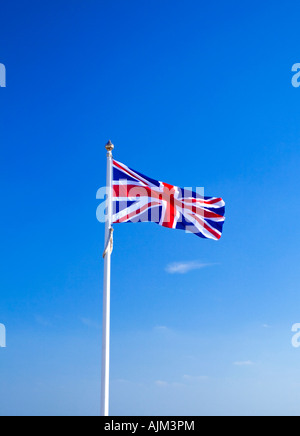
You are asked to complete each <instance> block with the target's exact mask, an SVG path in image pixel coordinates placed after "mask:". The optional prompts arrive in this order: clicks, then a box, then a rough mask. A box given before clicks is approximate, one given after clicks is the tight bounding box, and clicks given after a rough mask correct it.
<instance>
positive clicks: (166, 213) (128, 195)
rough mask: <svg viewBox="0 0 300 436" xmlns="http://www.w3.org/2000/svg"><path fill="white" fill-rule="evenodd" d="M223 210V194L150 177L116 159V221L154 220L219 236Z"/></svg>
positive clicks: (204, 236)
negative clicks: (208, 193) (207, 193)
mask: <svg viewBox="0 0 300 436" xmlns="http://www.w3.org/2000/svg"><path fill="white" fill-rule="evenodd" d="M224 213H225V203H224V201H223V200H222V198H217V197H204V196H203V195H201V194H199V193H198V192H193V191H191V190H187V189H182V188H178V187H177V186H173V185H169V184H167V183H163V182H159V181H157V180H154V179H150V178H149V177H146V176H144V175H143V174H141V173H139V172H137V171H135V170H132V169H130V168H128V167H127V166H126V165H124V164H122V163H120V162H117V161H115V160H113V218H112V221H113V223H132V222H154V223H156V224H159V225H160V226H163V227H168V228H171V229H182V230H186V231H188V232H191V233H194V234H195V235H197V236H199V237H201V238H210V239H215V240H217V239H220V237H221V235H222V227H223V224H224V220H225V217H224Z"/></svg>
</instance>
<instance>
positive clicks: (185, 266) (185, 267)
mask: <svg viewBox="0 0 300 436" xmlns="http://www.w3.org/2000/svg"><path fill="white" fill-rule="evenodd" d="M211 265H215V264H213V263H203V262H199V261H190V262H173V263H169V265H167V267H166V272H167V273H169V274H187V273H188V272H190V271H193V270H196V269H202V268H205V267H207V266H211Z"/></svg>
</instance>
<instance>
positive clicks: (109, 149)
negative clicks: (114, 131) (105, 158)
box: [105, 140, 115, 151]
mask: <svg viewBox="0 0 300 436" xmlns="http://www.w3.org/2000/svg"><path fill="white" fill-rule="evenodd" d="M105 148H106V150H107V151H113V149H114V148H115V146H114V144H113V143H112V142H111V140H109V141H108V143H107V144H106V146H105Z"/></svg>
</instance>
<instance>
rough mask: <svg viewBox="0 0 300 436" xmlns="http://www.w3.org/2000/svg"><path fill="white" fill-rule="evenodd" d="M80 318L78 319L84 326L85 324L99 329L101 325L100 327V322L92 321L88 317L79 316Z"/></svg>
mask: <svg viewBox="0 0 300 436" xmlns="http://www.w3.org/2000/svg"><path fill="white" fill-rule="evenodd" d="M79 319H80V321H81V322H82V324H84V325H85V326H87V327H92V328H94V329H97V330H99V329H100V328H101V327H100V324H98V323H97V322H95V321H92V320H91V319H89V318H82V317H81V318H79Z"/></svg>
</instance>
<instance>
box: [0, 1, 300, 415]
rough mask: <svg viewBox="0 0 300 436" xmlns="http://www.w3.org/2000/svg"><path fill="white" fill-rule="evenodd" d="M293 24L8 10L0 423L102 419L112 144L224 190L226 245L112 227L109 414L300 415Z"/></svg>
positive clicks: (298, 143) (125, 11)
mask: <svg viewBox="0 0 300 436" xmlns="http://www.w3.org/2000/svg"><path fill="white" fill-rule="evenodd" d="M299 14H300V4H299V2H298V1H296V0H294V1H286V2H278V1H276V2H274V1H265V2H263V4H262V2H260V1H257V0H254V1H253V0H252V1H243V2H240V1H230V0H229V1H227V2H224V1H221V0H218V1H215V2H204V1H202V0H201V1H199V0H186V1H179V0H159V1H158V0H151V1H150V0H144V1H138V0H126V1H123V0H110V1H100V0H98V1H95V0H88V1H85V2H83V1H79V0H72V1H71V0H64V1H57V0H54V1H51V2H40V1H27V2H24V1H13V0H12V1H10V2H2V4H1V12H0V39H1V49H0V62H1V63H3V64H5V66H6V69H7V88H0V129H1V130H0V133H1V136H0V138H1V139H0V141H1V142H0V144H1V163H0V165H1V167H0V181H1V210H2V213H1V217H0V220H1V221H0V222H1V253H2V258H1V275H0V289H1V300H0V323H3V324H5V325H6V329H7V348H6V349H0V392H1V396H0V415H7V414H8V415H9V414H10V415H16V414H19V415H96V414H98V413H99V410H100V365H101V321H102V280H103V270H102V269H103V265H102V259H101V255H102V250H103V244H104V227H103V224H100V223H98V222H97V220H96V208H97V206H98V204H99V202H98V201H97V200H96V192H97V190H98V188H100V187H101V186H103V185H104V184H105V164H106V162H105V150H104V145H105V142H106V141H107V140H108V139H109V138H110V139H111V140H112V141H113V142H114V144H115V154H114V155H115V158H116V159H117V160H119V161H121V162H124V163H125V164H127V165H129V166H131V167H132V168H135V169H136V170H138V171H140V172H142V173H144V174H146V175H148V176H150V177H153V178H155V179H159V180H163V181H165V182H167V183H171V184H175V185H178V186H193V187H197V186H200V187H202V186H204V187H205V192H206V194H207V195H212V196H222V197H223V198H224V200H225V201H226V217H227V218H226V222H225V225H224V232H223V236H222V239H221V240H220V241H219V242H215V241H210V240H202V239H200V238H197V237H195V236H193V235H186V234H185V233H184V232H181V231H172V230H168V229H164V228H160V227H159V226H157V225H155V224H136V225H119V226H117V227H116V229H115V251H114V254H113V278H112V302H111V402H110V404H111V414H113V415H151V414H157V415H177V414H179V415H206V414H209V415H217V414H224V415H226V414H248V415H249V414H250V415H251V414H273V415H274V414H290V415H298V414H300V350H299V349H295V348H293V347H292V346H291V337H292V333H291V327H292V325H293V324H294V323H296V322H300V294H299V275H300V272H299V260H300V256H299V240H300V237H299V230H298V227H297V218H298V216H299V213H300V207H299V201H298V196H299V192H300V186H299V185H300V184H299V166H300V90H299V89H296V88H293V87H292V85H291V78H292V73H291V68H292V65H293V64H294V63H296V62H300V37H299ZM290 214H291V215H290ZM174 262H176V263H179V264H181V263H183V264H188V265H190V266H191V265H194V266H195V265H196V264H197V265H198V266H199V265H200V264H202V263H203V264H206V266H205V267H203V268H200V269H199V268H198V269H190V270H189V271H185V274H176V273H173V274H171V273H170V268H168V267H169V266H170V264H173V263H174ZM207 264H208V265H207Z"/></svg>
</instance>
